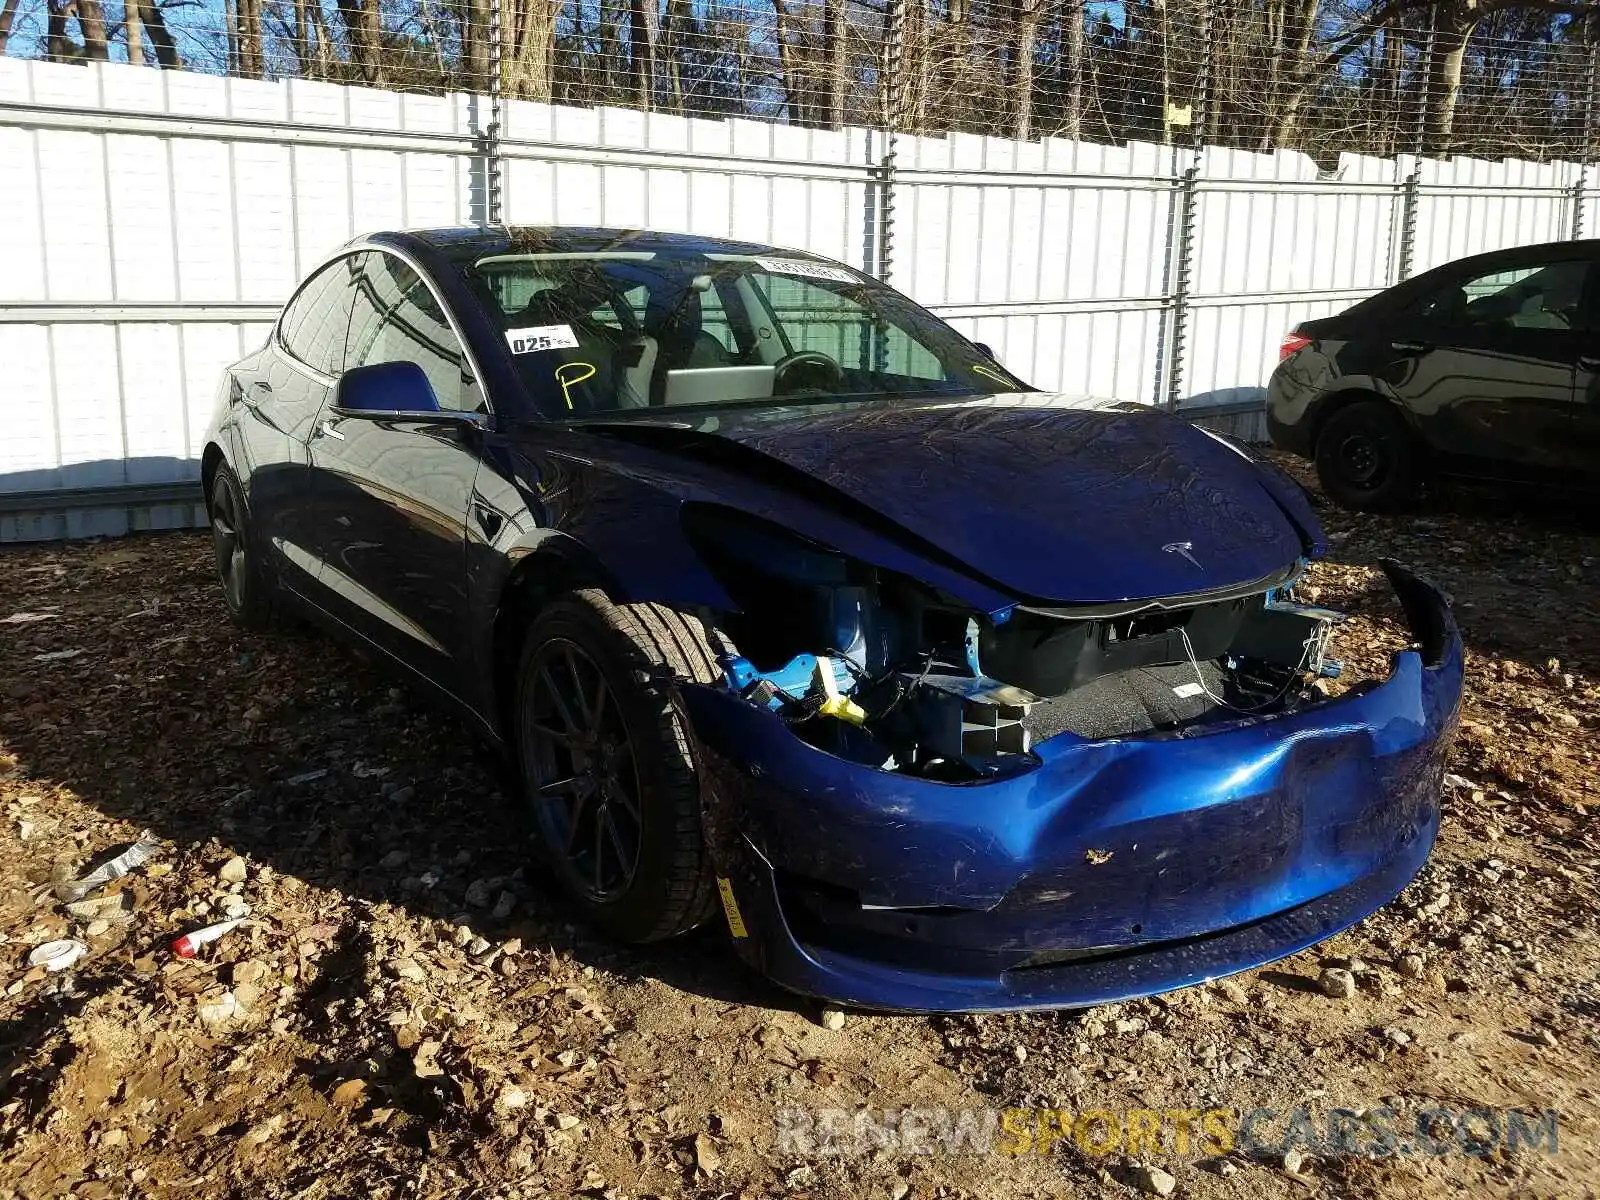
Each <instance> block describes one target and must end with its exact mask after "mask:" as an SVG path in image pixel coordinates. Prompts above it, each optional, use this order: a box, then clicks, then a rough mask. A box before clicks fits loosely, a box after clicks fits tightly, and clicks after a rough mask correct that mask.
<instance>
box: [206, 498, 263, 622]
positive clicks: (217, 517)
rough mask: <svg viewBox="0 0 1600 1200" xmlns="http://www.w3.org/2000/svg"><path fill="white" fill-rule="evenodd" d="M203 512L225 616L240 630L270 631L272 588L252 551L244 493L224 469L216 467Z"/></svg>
mask: <svg viewBox="0 0 1600 1200" xmlns="http://www.w3.org/2000/svg"><path fill="white" fill-rule="evenodd" d="M206 513H207V515H208V516H209V517H210V518H211V548H212V552H213V554H214V555H215V557H216V563H217V579H218V582H220V583H221V584H222V598H223V601H224V603H226V604H227V606H228V615H229V616H230V617H232V618H233V620H234V623H235V624H237V625H238V626H239V627H240V628H242V629H250V630H262V629H267V628H270V627H271V626H272V624H273V623H274V618H275V616H276V612H275V604H274V600H273V594H272V585H271V584H270V583H269V582H268V581H267V579H266V576H265V574H264V572H263V568H262V564H261V557H260V555H259V554H258V553H257V552H256V545H257V543H256V540H255V536H254V532H253V531H252V529H251V528H250V512H249V509H247V508H246V507H245V503H244V493H243V492H242V490H241V489H240V487H239V481H238V479H237V478H235V476H234V474H233V472H232V471H231V470H229V469H228V468H227V467H225V466H219V467H218V468H217V473H216V475H215V476H213V477H212V480H211V493H210V495H209V496H207V498H206Z"/></svg>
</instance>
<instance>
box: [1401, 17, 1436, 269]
mask: <svg viewBox="0 0 1600 1200" xmlns="http://www.w3.org/2000/svg"><path fill="white" fill-rule="evenodd" d="M1438 28H1439V12H1438V8H1437V7H1434V8H1432V9H1430V10H1429V16H1428V38H1427V41H1425V42H1424V43H1423V49H1422V64H1421V65H1420V66H1419V67H1418V68H1417V69H1418V70H1419V71H1421V72H1422V80H1423V86H1422V88H1421V89H1420V92H1421V94H1420V96H1419V97H1418V100H1417V120H1416V124H1415V125H1414V126H1413V127H1412V132H1411V174H1409V175H1407V176H1406V178H1405V182H1404V183H1403V184H1401V186H1400V244H1399V246H1398V248H1397V249H1396V252H1395V269H1394V275H1395V277H1394V280H1393V282H1395V283H1403V282H1404V281H1405V280H1407V279H1409V278H1411V264H1412V259H1413V257H1414V255H1415V252H1416V246H1417V202H1418V201H1419V200H1420V199H1421V198H1422V140H1423V136H1424V134H1425V131H1426V128H1427V121H1428V88H1427V80H1428V74H1429V72H1430V71H1432V70H1433V47H1434V33H1435V31H1436V30H1437V29H1438ZM1394 162H1395V169H1396V170H1399V169H1400V156H1399V155H1398V154H1396V155H1395V160H1394Z"/></svg>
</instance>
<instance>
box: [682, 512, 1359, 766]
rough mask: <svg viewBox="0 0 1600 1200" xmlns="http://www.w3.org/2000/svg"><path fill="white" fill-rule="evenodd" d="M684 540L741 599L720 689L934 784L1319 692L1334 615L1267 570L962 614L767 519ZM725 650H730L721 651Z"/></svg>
mask: <svg viewBox="0 0 1600 1200" xmlns="http://www.w3.org/2000/svg"><path fill="white" fill-rule="evenodd" d="M692 525H693V528H692V529H691V536H692V537H693V538H694V540H695V541H696V543H697V545H698V546H699V547H700V549H701V552H702V554H704V555H705V556H706V559H707V562H708V564H709V565H711V566H712V567H713V570H714V572H715V573H716V575H717V576H718V578H719V580H721V581H722V582H723V584H724V586H725V587H726V589H727V590H728V593H729V595H730V597H731V598H732V599H733V600H734V601H735V602H736V603H737V605H738V611H736V612H729V613H719V614H715V615H714V620H715V623H716V624H717V625H718V626H719V627H720V628H721V629H722V630H723V631H724V632H725V634H726V635H727V638H728V639H729V641H730V642H731V644H732V645H731V647H729V653H728V655H727V657H726V659H725V661H724V663H723V666H724V670H725V672H726V677H727V684H728V686H729V687H730V688H732V689H733V690H734V691H736V692H737V693H738V694H739V695H740V696H742V697H744V698H745V699H746V700H747V701H749V702H750V703H752V704H756V705H760V706H762V707H764V708H767V709H769V710H771V711H772V712H774V713H775V714H776V715H777V716H778V717H779V718H780V719H781V720H783V721H784V722H785V724H787V725H788V726H789V727H790V729H791V730H792V732H793V733H794V734H795V735H796V736H797V737H799V738H801V739H803V740H804V741H806V742H808V743H810V744H812V745H815V746H817V747H818V748H820V749H823V750H826V751H828V752H830V753H833V754H836V755H839V756H841V757H843V758H847V759H849V760H851V761H853V762H858V763H862V764H864V765H870V766H873V767H876V768H878V769H881V770H885V771H892V772H899V773H904V774H908V775H914V776H918V777H921V778H927V779H936V780H940V781H943V782H951V783H960V782H968V781H977V780H987V779H994V778H998V777H1004V776H1005V775H1007V774H1010V773H1012V772H1015V771H1017V770H1021V769H1025V768H1026V767H1028V766H1030V765H1032V764H1033V763H1035V762H1037V759H1036V758H1035V757H1034V756H1033V754H1032V747H1033V746H1035V745H1036V744H1038V743H1039V742H1042V741H1044V740H1046V739H1048V738H1052V737H1055V736H1057V735H1059V734H1063V733H1070V734H1073V735H1075V736H1077V737H1080V738H1084V739H1087V740H1104V739H1109V738H1119V737H1150V736H1175V737H1182V736H1184V735H1185V734H1186V733H1191V732H1196V731H1199V730H1202V729H1204V728H1206V727H1208V726H1210V725H1214V724H1217V723H1219V722H1225V721H1235V720H1239V719H1243V718H1248V717H1270V716H1274V715H1278V714H1282V713H1286V712H1292V711H1294V710H1296V709H1298V708H1301V707H1303V706H1306V705H1308V704H1314V703H1317V702H1318V701H1320V700H1321V699H1322V698H1323V697H1324V693H1323V692H1322V691H1321V690H1320V689H1319V688H1318V687H1317V686H1316V681H1317V680H1318V679H1323V678H1334V677H1337V676H1338V675H1339V673H1340V670H1341V665H1340V664H1339V663H1338V662H1336V661H1334V660H1333V659H1331V658H1329V657H1328V649H1329V641H1330V638H1331V636H1332V634H1333V630H1334V628H1335V627H1336V625H1337V624H1338V623H1340V622H1341V621H1342V620H1343V619H1344V617H1343V615H1342V614H1340V613H1338V612H1334V611H1331V610H1329V609H1325V608H1318V607H1314V606H1309V605H1304V604H1300V603H1296V602H1295V601H1294V599H1293V597H1292V587H1293V583H1294V580H1295V578H1296V577H1297V576H1298V574H1299V572H1300V570H1301V564H1298V563H1296V564H1293V565H1292V566H1291V567H1290V568H1288V569H1286V570H1285V571H1283V572H1282V573H1281V575H1280V576H1277V577H1273V578H1270V579H1264V580H1257V581H1254V582H1252V583H1250V584H1248V585H1243V586H1240V587H1237V588H1232V589H1226V590H1224V591H1222V592H1215V591H1213V592H1210V593H1204V594H1197V595H1192V596H1179V597H1172V598H1169V599H1162V600H1154V601H1144V600H1141V601H1131V602H1127V603H1123V604H1101V605H1094V606H1069V607H1047V606H1035V605H1025V604H1021V605H1016V606H1013V607H1010V608H1005V609H1001V610H998V611H995V612H989V613H983V612H974V611H971V609H970V608H966V607H963V606H962V605H961V604H959V603H958V602H955V601H954V600H952V599H951V598H949V597H946V596H943V595H941V594H940V593H939V592H938V591H937V590H935V589H933V588H931V587H929V586H927V585H925V584H922V583H919V582H917V581H915V580H912V579H909V578H906V577H904V576H901V575H897V574H895V573H892V572H888V571H884V570H880V569H878V568H874V567H872V566H869V565H866V564H862V563H859V562H856V561H853V560H851V559H849V558H847V557H845V556H843V555H840V554H838V553H835V552H833V551H831V550H829V549H827V548H826V547H822V546H818V545H816V544H814V543H810V542H806V541H803V540H802V539H800V538H798V537H796V536H795V535H793V534H791V533H789V532H788V531H787V530H783V529H781V528H779V527H777V526H766V525H764V524H763V523H760V522H755V521H752V520H750V519H749V518H746V517H743V516H728V515H724V514H723V513H719V512H718V511H717V510H712V509H706V510H702V511H701V512H700V513H698V514H696V516H695V517H694V518H693V521H692ZM734 648H736V649H734Z"/></svg>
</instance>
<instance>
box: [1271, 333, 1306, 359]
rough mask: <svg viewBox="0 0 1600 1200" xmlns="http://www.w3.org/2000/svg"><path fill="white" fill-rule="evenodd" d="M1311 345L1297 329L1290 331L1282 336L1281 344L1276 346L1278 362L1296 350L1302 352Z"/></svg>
mask: <svg viewBox="0 0 1600 1200" xmlns="http://www.w3.org/2000/svg"><path fill="white" fill-rule="evenodd" d="M1309 345H1311V339H1310V338H1308V337H1307V336H1306V335H1305V334H1303V333H1301V332H1300V331H1299V330H1298V329H1293V330H1290V331H1289V332H1288V333H1286V334H1284V335H1283V342H1282V343H1281V344H1280V345H1279V346H1278V361H1279V362H1282V361H1283V360H1284V359H1286V358H1288V357H1289V355H1291V354H1293V353H1294V352H1295V351H1296V350H1304V349H1305V348H1306V347H1307V346H1309Z"/></svg>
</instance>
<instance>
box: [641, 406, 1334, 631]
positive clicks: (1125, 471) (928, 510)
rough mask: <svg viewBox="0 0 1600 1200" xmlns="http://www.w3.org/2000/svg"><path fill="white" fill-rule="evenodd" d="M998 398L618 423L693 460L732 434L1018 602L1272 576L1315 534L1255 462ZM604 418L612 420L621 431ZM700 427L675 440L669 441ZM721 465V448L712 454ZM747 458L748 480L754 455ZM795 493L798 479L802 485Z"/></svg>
mask: <svg viewBox="0 0 1600 1200" xmlns="http://www.w3.org/2000/svg"><path fill="white" fill-rule="evenodd" d="M1012 400H1013V402H1012V403H1009V404H1008V403H1004V402H996V401H995V400H992V399H991V400H986V401H983V402H979V403H934V402H923V403H906V402H873V403H856V404H850V403H840V404H828V403H822V404H812V405H792V406H782V407H777V408H772V407H767V408H760V409H752V410H748V411H744V412H733V413H729V412H726V411H724V412H721V413H718V414H716V415H714V416H703V415H701V416H697V417H696V419H695V420H693V421H692V422H685V421H684V420H683V419H682V418H678V419H676V420H674V419H672V418H669V417H668V416H667V414H665V413H663V414H662V415H661V418H659V419H655V418H654V415H653V414H652V419H647V420H643V421H629V422H627V423H626V424H627V426H628V427H629V428H630V429H631V430H634V431H637V433H636V434H635V436H642V437H643V438H649V437H650V436H651V435H650V434H649V433H647V432H646V430H647V429H648V428H649V427H650V426H651V425H659V424H666V425H671V426H674V427H675V428H676V429H677V430H678V431H679V432H680V437H679V438H678V439H672V438H670V437H664V438H663V439H662V443H661V444H662V446H663V448H667V447H669V446H671V445H673V443H674V441H676V444H677V449H678V450H679V451H680V452H681V453H684V454H686V455H689V456H691V457H692V456H693V455H694V453H695V450H694V447H695V445H696V444H698V445H699V446H701V447H702V449H704V448H705V446H706V438H707V437H709V438H713V439H719V440H725V441H727V442H731V443H736V444H738V445H740V446H742V447H744V448H746V449H747V450H750V451H754V452H756V454H757V455H759V456H762V457H765V458H767V459H770V460H771V461H772V462H773V463H775V464H777V463H781V464H783V466H784V467H786V468H789V471H778V470H775V471H772V472H771V473H770V481H771V482H772V483H774V484H775V485H776V486H783V481H784V479H785V478H786V477H789V472H790V471H798V472H802V473H804V475H806V476H808V477H809V478H810V479H812V480H815V481H817V482H818V483H821V484H823V485H825V486H826V488H827V489H829V490H831V491H832V492H834V493H836V494H837V495H838V496H839V497H840V498H841V499H842V500H847V501H848V502H849V503H848V505H846V507H848V508H850V509H852V510H857V511H859V509H862V508H864V509H869V510H871V511H872V512H874V513H877V514H880V515H881V517H882V518H884V519H885V520H886V521H887V522H889V523H891V524H892V525H894V526H897V527H898V528H899V529H901V530H903V531H905V533H907V534H909V535H911V538H912V539H914V540H915V541H917V542H922V543H925V544H927V545H930V546H933V547H936V548H938V550H939V551H941V552H942V553H943V554H944V555H947V556H948V557H950V558H952V559H955V560H958V561H959V562H960V563H962V564H965V566H966V567H967V568H968V569H969V570H970V571H972V572H974V573H975V574H977V575H978V576H981V577H982V578H984V579H987V580H991V581H994V582H995V583H997V584H999V585H1001V586H1002V587H1003V588H1005V589H1006V590H1008V591H1010V592H1012V593H1013V594H1015V595H1016V596H1018V597H1019V598H1029V599H1034V600H1047V601H1051V602H1054V603H1058V604H1096V603H1108V602H1115V601H1123V600H1137V599H1152V598H1159V597H1163V596H1170V595H1182V594H1190V593H1196V592H1205V591H1209V590H1211V589H1216V588H1225V587H1230V586H1234V585H1237V584H1240V583H1243V582H1246V581H1249V580H1255V579H1261V578H1264V577H1267V576H1271V575H1273V574H1274V573H1276V572H1279V571H1281V570H1282V569H1283V568H1284V567H1285V566H1287V565H1289V564H1291V563H1293V562H1294V560H1295V559H1296V558H1297V557H1298V556H1299V555H1300V554H1301V553H1302V551H1303V549H1304V546H1305V544H1306V543H1307V541H1308V540H1310V539H1311V538H1312V537H1313V536H1314V531H1311V530H1304V529H1301V528H1299V526H1298V525H1297V524H1296V523H1295V522H1294V521H1293V520H1291V519H1290V517H1289V515H1288V514H1287V513H1286V512H1285V511H1284V507H1283V505H1282V504H1280V503H1279V501H1278V500H1277V499H1275V498H1274V494H1273V489H1272V488H1271V486H1270V485H1269V484H1268V482H1267V481H1266V480H1265V478H1264V474H1263V472H1262V470H1261V469H1260V468H1259V467H1258V466H1257V465H1256V464H1255V463H1253V462H1252V461H1250V460H1249V459H1247V458H1245V457H1244V456H1242V455H1241V454H1239V453H1238V452H1236V451H1235V450H1233V449H1232V448H1231V447H1229V446H1227V445H1225V444H1223V443H1222V442H1219V441H1218V440H1216V439H1214V438H1211V437H1209V436H1207V435H1206V434H1204V433H1202V432H1200V431H1199V430H1197V429H1195V428H1193V427H1192V426H1190V425H1188V424H1187V423H1186V422H1183V421H1181V420H1178V419H1176V418H1173V417H1170V416H1168V415H1166V414H1164V413H1160V412H1157V411H1154V410H1151V411H1147V412H1129V411H1125V410H1109V409H1104V408H1083V407H1077V406H1075V405H1074V404H1073V402H1070V401H1066V400H1056V399H1054V398H1049V397H1043V398H1042V397H1038V396H1034V395H1028V396H1024V397H1014V398H1012ZM621 428H622V427H621V425H619V426H618V427H617V431H618V432H621ZM690 431H692V432H694V433H696V434H699V435H702V436H700V437H696V438H693V439H684V438H682V437H681V434H683V433H688V432H690ZM663 432H664V431H663ZM718 457H719V458H725V456H718ZM748 469H749V470H750V471H751V472H753V473H758V474H760V473H761V471H760V459H759V458H754V457H752V458H751V459H750V465H749V467H748ZM808 490H811V489H808Z"/></svg>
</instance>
